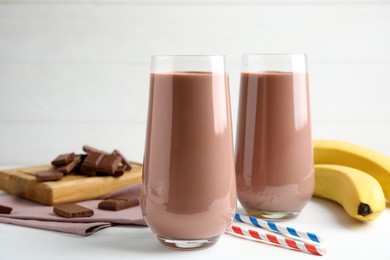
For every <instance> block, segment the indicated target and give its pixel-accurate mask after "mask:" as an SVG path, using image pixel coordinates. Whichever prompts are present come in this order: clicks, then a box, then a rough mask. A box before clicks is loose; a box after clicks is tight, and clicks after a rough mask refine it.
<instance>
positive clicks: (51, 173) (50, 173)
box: [35, 168, 64, 182]
mask: <svg viewBox="0 0 390 260" xmlns="http://www.w3.org/2000/svg"><path fill="white" fill-rule="evenodd" d="M63 177H64V174H63V173H62V172H60V171H58V170H57V169H55V168H50V169H48V170H46V171H41V172H37V173H36V174H35V178H36V180H37V181H39V182H42V181H58V180H61V179H62V178H63Z"/></svg>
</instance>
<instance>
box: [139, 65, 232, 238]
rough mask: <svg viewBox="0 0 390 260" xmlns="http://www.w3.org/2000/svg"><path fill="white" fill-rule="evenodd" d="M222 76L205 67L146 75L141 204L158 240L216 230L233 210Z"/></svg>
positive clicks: (226, 222) (227, 106) (204, 235)
mask: <svg viewBox="0 0 390 260" xmlns="http://www.w3.org/2000/svg"><path fill="white" fill-rule="evenodd" d="M227 80H228V79H227V75H225V74H222V73H211V72H210V73H209V72H178V73H152V74H151V78H150V97H149V114H148V127H147V129H148V130H147V135H146V146H145V147H146V148H145V158H144V169H143V183H144V186H143V191H142V195H141V205H142V209H143V214H144V217H145V220H146V222H147V224H148V225H149V227H150V228H151V229H152V231H153V233H155V234H156V235H157V237H158V238H159V239H160V242H162V243H164V241H166V240H167V239H168V240H169V239H175V240H177V239H183V240H186V239H187V240H188V239H206V238H213V237H219V236H220V235H222V234H223V233H224V231H225V229H226V227H228V226H229V225H230V223H231V221H232V218H233V216H234V213H235V208H236V182H235V169H234V168H235V167H234V152H233V144H232V130H231V115H230V100H229V86H228V81H227ZM161 238H162V239H161Z"/></svg>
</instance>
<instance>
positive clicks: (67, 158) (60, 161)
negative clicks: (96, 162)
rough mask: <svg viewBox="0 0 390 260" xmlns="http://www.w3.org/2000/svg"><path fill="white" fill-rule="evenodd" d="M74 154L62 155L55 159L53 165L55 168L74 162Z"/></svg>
mask: <svg viewBox="0 0 390 260" xmlns="http://www.w3.org/2000/svg"><path fill="white" fill-rule="evenodd" d="M73 158H74V153H66V154H60V155H58V156H57V158H55V159H54V160H53V161H52V162H51V164H52V165H54V166H62V165H65V164H68V163H70V162H71V161H73Z"/></svg>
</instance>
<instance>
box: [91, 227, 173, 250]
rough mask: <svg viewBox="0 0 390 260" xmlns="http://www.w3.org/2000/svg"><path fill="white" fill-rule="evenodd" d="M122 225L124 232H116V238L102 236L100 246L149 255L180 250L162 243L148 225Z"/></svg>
mask: <svg viewBox="0 0 390 260" xmlns="http://www.w3.org/2000/svg"><path fill="white" fill-rule="evenodd" d="M120 227H121V228H123V229H124V232H120V233H119V234H116V235H115V239H112V236H107V239H103V240H101V237H100V238H99V242H98V243H99V247H102V248H104V247H105V248H109V249H110V250H114V251H122V252H134V253H141V254H148V255H150V254H158V255H161V254H169V253H172V252H177V251H178V250H173V249H170V248H168V247H165V246H163V245H162V244H160V242H158V240H157V238H156V237H155V235H154V234H153V233H152V232H151V231H150V229H149V228H148V227H137V226H129V227H124V226H120ZM112 228H115V227H112Z"/></svg>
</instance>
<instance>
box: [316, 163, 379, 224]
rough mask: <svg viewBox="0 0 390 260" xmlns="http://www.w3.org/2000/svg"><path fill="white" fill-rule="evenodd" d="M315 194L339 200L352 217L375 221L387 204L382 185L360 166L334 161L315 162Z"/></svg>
mask: <svg viewBox="0 0 390 260" xmlns="http://www.w3.org/2000/svg"><path fill="white" fill-rule="evenodd" d="M314 196H316V197H322V198H326V199H330V200H333V201H335V202H338V203H339V204H341V205H342V206H343V208H344V209H345V211H346V212H347V213H348V215H350V216H351V217H354V218H356V219H358V220H361V221H373V220H375V219H376V218H377V217H378V216H379V215H380V214H381V212H382V211H383V210H384V209H385V207H386V199H385V197H384V194H383V190H382V187H381V186H380V184H379V183H378V181H377V180H376V179H375V178H373V177H372V176H370V175H368V174H366V173H365V172H362V171H360V170H357V169H354V168H350V167H346V166H341V165H332V164H317V165H315V189H314Z"/></svg>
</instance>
